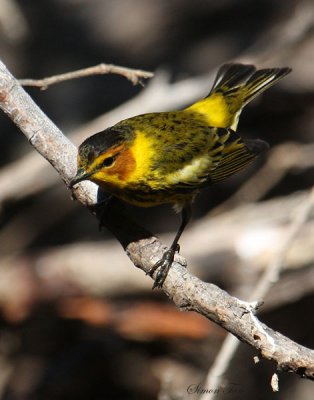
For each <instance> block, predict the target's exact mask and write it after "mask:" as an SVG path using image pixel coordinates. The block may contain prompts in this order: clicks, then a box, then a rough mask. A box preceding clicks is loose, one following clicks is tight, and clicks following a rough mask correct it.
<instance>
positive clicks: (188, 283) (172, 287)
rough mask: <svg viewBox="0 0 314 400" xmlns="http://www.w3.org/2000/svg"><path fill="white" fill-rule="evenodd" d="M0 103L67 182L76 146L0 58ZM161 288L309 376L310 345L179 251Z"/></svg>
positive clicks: (132, 251) (139, 262) (143, 254)
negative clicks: (210, 279)
mask: <svg viewBox="0 0 314 400" xmlns="http://www.w3.org/2000/svg"><path fill="white" fill-rule="evenodd" d="M0 106H1V108H2V109H3V111H5V112H6V113H7V114H8V115H9V117H10V118H11V119H12V120H13V121H14V122H15V124H16V125H17V126H18V127H19V128H20V129H21V130H22V132H23V133H24V134H25V136H26V137H27V138H28V139H29V141H30V143H31V144H32V145H33V146H34V147H35V148H36V149H37V150H38V151H39V152H40V153H41V154H42V155H43V156H44V157H45V158H47V159H48V160H49V162H50V163H51V164H52V165H53V167H54V168H55V169H56V170H57V171H58V172H59V174H60V175H61V177H62V179H63V180H64V181H65V182H66V183H67V182H69V179H71V177H72V176H73V175H74V172H75V159H76V157H75V156H76V150H75V147H74V146H73V145H72V144H71V143H70V142H69V141H68V140H67V139H66V138H64V137H63V135H62V134H61V132H60V131H59V130H58V129H57V128H56V127H55V126H54V125H53V124H52V122H51V121H50V120H49V119H48V118H47V117H46V116H45V115H44V114H43V113H42V111H41V110H40V109H39V108H38V107H37V106H36V105H35V104H34V102H33V101H32V100H31V98H30V97H29V96H28V95H27V94H26V93H25V92H24V90H23V89H22V88H21V87H20V85H19V84H18V82H17V81H16V80H15V79H14V78H13V77H12V75H11V74H10V73H9V72H8V71H7V69H6V68H5V66H4V65H3V64H0ZM75 195H76V197H77V198H78V199H79V200H80V201H81V202H82V203H83V204H85V205H92V204H94V203H95V202H96V196H97V188H96V185H93V184H91V183H88V184H87V183H84V184H83V183H82V184H80V185H78V187H77V189H76V191H75ZM103 218H104V223H105V225H106V227H107V228H108V229H110V230H111V231H112V232H113V234H114V235H115V236H116V237H117V239H118V240H119V242H120V243H121V244H122V246H123V247H124V248H125V250H126V252H127V254H128V256H129V257H130V259H131V260H132V262H133V263H134V265H135V266H137V267H139V268H141V269H142V270H143V271H145V272H147V271H148V270H149V269H150V268H151V266H152V265H153V264H154V263H155V262H156V261H157V260H158V259H160V257H161V255H162V254H163V251H164V249H165V247H164V246H163V244H162V243H161V242H160V241H159V240H158V239H157V238H155V237H153V236H152V235H151V234H150V233H149V232H147V231H145V230H144V229H143V228H141V227H139V226H137V225H136V224H134V223H132V222H131V221H130V220H129V219H128V218H127V217H126V216H125V215H124V214H123V211H122V210H121V206H119V204H117V203H113V204H110V205H109V206H108V207H107V208H106V210H105V214H104V215H103ZM164 291H165V293H166V294H167V295H168V296H169V297H170V298H171V299H172V300H173V301H174V303H175V304H176V305H177V306H178V307H179V308H180V309H183V310H194V311H196V312H198V313H200V314H202V315H204V316H206V317H207V318H209V319H210V320H212V321H214V322H216V323H217V324H219V325H221V326H222V327H223V328H225V329H226V330H228V331H229V332H231V333H233V334H234V335H235V336H237V337H238V338H240V339H241V340H242V341H244V342H246V343H248V344H250V345H251V346H253V347H254V348H256V349H258V350H259V351H260V353H261V354H262V356H263V357H265V358H268V359H271V360H274V361H275V362H276V363H277V366H278V368H279V369H282V370H285V371H291V372H295V373H297V374H299V375H301V376H303V377H306V378H309V379H314V351H312V350H310V349H307V348H305V347H303V346H301V345H299V344H297V343H295V342H293V341H292V340H290V339H288V338H287V337H285V336H283V335H281V334H280V333H278V332H275V331H273V330H272V329H270V328H269V327H267V326H266V325H265V324H263V323H261V322H260V321H259V320H258V319H257V318H256V317H255V315H254V314H255V310H256V307H257V304H256V303H247V302H243V301H241V300H238V299H237V298H235V297H232V296H230V295H228V294H227V293H226V292H225V291H223V290H221V289H219V288H218V287H217V286H215V285H213V284H210V283H205V282H202V281H200V280H199V279H198V278H196V277H195V276H192V275H191V274H189V273H188V272H187V270H186V263H185V260H184V259H183V258H182V257H180V256H177V257H176V259H175V262H174V263H173V266H172V268H171V270H170V272H169V275H168V277H167V280H166V282H165V284H164Z"/></svg>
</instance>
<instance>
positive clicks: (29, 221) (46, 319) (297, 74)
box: [0, 0, 314, 400]
mask: <svg viewBox="0 0 314 400" xmlns="http://www.w3.org/2000/svg"><path fill="white" fill-rule="evenodd" d="M313 28H314V4H313V2H312V1H310V0H309V1H297V0H287V1H279V0H275V1H267V0H265V1H254V2H253V1H250V0H237V1H235V0H221V1H219V2H212V1H204V0H195V1H189V0H159V1H155V0H130V1H127V0H115V1H114V0H103V1H101V0H89V1H87V0H46V1H40V0H28V1H22V0H19V1H18V0H1V2H0V51H1V58H2V60H3V61H4V62H5V63H6V65H7V66H8V67H9V69H10V70H11V71H12V73H13V74H15V76H16V77H18V78H42V77H45V76H50V75H54V74H58V73H63V72H67V71H71V70H76V69H79V68H83V67H88V66H92V65H95V64H98V63H101V62H105V63H112V64H117V65H122V66H126V67H132V68H140V69H146V70H150V71H153V72H155V78H154V79H153V80H152V81H149V82H147V83H146V87H145V88H142V87H141V86H133V85H132V84H131V83H130V82H129V81H127V80H126V79H125V78H123V77H121V76H117V75H106V76H94V77H90V78H85V79H81V80H76V81H70V82H65V83H62V84H58V85H55V86H52V87H50V88H49V89H48V90H46V91H41V90H39V89H36V88H27V91H28V92H29V93H30V94H31V96H32V97H33V98H34V99H35V101H36V102H37V103H38V104H39V106H40V107H41V108H42V109H43V110H44V111H45V112H46V113H47V115H48V116H49V117H50V118H51V119H52V120H53V121H54V122H55V123H56V124H57V125H58V126H59V127H60V128H61V129H62V131H63V132H64V133H65V134H66V135H68V136H69V137H71V139H72V140H73V141H74V142H75V143H76V144H79V143H80V142H81V140H82V139H83V138H84V137H86V136H88V135H90V134H92V133H95V132H96V131H97V130H102V129H104V128H105V127H107V126H109V125H110V124H113V123H114V122H117V121H119V120H120V119H122V118H125V117H127V116H131V115H134V114H139V113H141V112H148V111H154V110H155V111H157V110H158V111H159V110H167V109H176V108H182V107H184V106H186V105H188V104H189V103H192V102H193V101H195V100H196V99H198V98H201V97H202V96H204V95H206V94H207V93H208V92H209V90H210V85H211V83H212V79H213V77H214V73H215V71H216V70H217V68H218V67H219V65H221V64H222V63H224V62H229V61H233V60H237V61H241V62H253V63H255V64H257V65H258V66H260V67H266V66H268V67H273V66H290V67H292V68H293V73H292V74H290V75H289V76H288V77H287V78H285V79H284V80H283V81H282V82H281V83H280V84H278V85H276V86H275V87H273V88H271V89H270V90H269V91H267V92H266V93H265V94H264V95H262V96H261V97H260V98H258V99H257V100H256V101H255V102H254V103H253V104H251V105H250V106H248V107H247V109H246V110H245V111H244V113H243V114H242V117H241V119H240V125H239V131H240V132H241V133H242V134H243V135H244V136H245V137H252V138H258V137H259V138H262V139H264V140H267V141H268V142H269V143H270V145H271V150H270V151H269V152H268V154H266V155H264V156H262V157H261V158H260V159H259V160H258V161H257V162H256V163H255V164H254V165H253V166H251V167H250V168H248V170H246V171H244V172H243V173H241V174H239V175H237V176H235V177H233V178H232V179H230V180H228V181H227V182H225V183H223V184H220V185H217V186H215V187H213V188H209V189H207V190H205V191H204V192H203V193H202V194H201V195H200V196H199V198H198V199H197V201H196V202H195V205H194V223H193V224H191V226H190V229H188V230H187V231H186V232H185V233H184V237H183V238H182V241H181V249H182V250H181V252H182V254H183V255H184V256H186V257H187V260H188V264H189V269H190V270H191V271H192V272H193V273H195V274H197V275H198V276H199V277H201V278H202V279H204V280H208V281H211V282H214V283H217V284H218V285H220V286H221V287H222V288H225V289H226V290H228V291H229V292H231V293H233V294H236V295H238V296H239V297H241V298H245V297H246V296H248V295H249V293H250V292H251V290H252V287H253V286H254V283H255V282H256V281H257V279H258V276H259V275H260V274H261V272H262V271H263V270H264V269H265V267H266V266H267V265H268V264H269V262H271V260H272V257H274V255H275V254H276V252H277V251H278V249H279V246H280V243H281V240H282V238H283V237H284V233H285V231H286V230H287V227H288V226H289V223H290V221H291V215H293V213H294V212H295V210H296V209H297V208H298V207H299V205H300V204H302V202H303V201H304V197H305V196H304V193H303V192H304V191H305V190H307V189H309V188H310V187H311V186H312V185H313V172H314V161H313V160H314V157H313V154H314V153H313V152H314V147H313V136H314V131H313V128H314V71H313V62H314V29H313ZM125 102H128V103H127V105H124V103H125ZM111 110H115V111H111ZM106 113H107V114H106ZM103 114H105V115H104V116H103V117H102V119H101V121H99V120H95V119H96V118H97V117H99V116H100V115H103ZM0 123H1V130H0V144H1V159H0V167H1V169H0V187H1V190H0V223H1V231H0V252H1V253H0V257H1V259H0V311H1V319H0V324H1V325H0V398H1V399H10V400H11V399H13V400H20V399H23V400H24V399H40V400H41V399H77V400H80V399H84V400H85V399H95V400H96V399H138V400H140V399H156V398H159V399H183V398H189V399H196V398H197V396H196V394H195V393H191V394H188V393H187V388H188V386H189V385H192V384H198V383H201V382H202V380H203V379H204V378H205V376H206V374H207V370H208V369H209V367H210V365H211V364H212V362H213V360H214V358H215V355H216V353H217V351H218V350H219V347H220V344H221V343H222V341H223V338H224V335H225V332H224V331H223V330H222V329H220V328H219V327H217V326H215V325H213V324H211V323H209V322H208V321H206V320H205V319H204V318H201V317H199V316H197V315H195V314H192V313H182V312H179V311H177V310H176V309H175V307H174V306H172V304H171V303H170V302H169V301H168V299H167V298H166V296H165V295H164V294H163V293H162V292H159V291H154V292H152V291H151V285H152V281H151V280H150V279H149V278H148V277H145V276H144V274H143V273H142V272H140V271H138V270H136V269H135V268H134V267H133V266H132V265H131V263H130V262H129V260H128V259H127V257H126V255H125V254H124V253H123V250H122V248H120V246H119V244H117V243H116V241H115V240H114V239H113V238H112V237H111V236H110V234H109V233H108V232H101V233H99V231H98V228H97V221H96V220H95V218H94V217H93V216H92V215H90V214H89V213H88V212H87V210H85V209H83V208H82V207H80V206H79V205H78V204H76V203H75V202H73V201H71V194H70V192H69V191H68V190H67V189H66V188H65V186H64V185H63V183H62V182H61V180H60V179H58V177H57V175H56V173H55V172H54V171H53V170H52V168H51V167H50V166H48V167H47V163H46V162H45V161H43V160H42V159H41V158H40V156H39V155H37V154H35V152H34V150H33V149H32V148H31V147H30V146H29V144H28V143H27V141H26V140H25V139H24V137H23V136H22V135H21V133H20V132H19V131H18V130H17V128H15V126H13V124H12V123H11V121H10V120H8V119H7V118H6V117H5V116H4V115H2V116H1V121H0ZM255 174H256V175H255ZM245 182H246V186H243V184H244V183H245ZM241 188H242V189H241ZM239 189H240V191H239V192H238V194H237V195H236V196H234V195H233V194H234V193H235V192H236V191H237V190H239ZM226 200H227V202H226V203H224V202H225V201H226ZM222 203H223V205H221V204H222ZM129 212H130V214H132V215H133V216H134V218H135V219H136V220H138V221H139V222H141V223H142V224H144V225H145V227H147V228H148V229H150V230H151V231H153V232H154V233H156V234H160V235H161V236H162V238H163V239H164V240H165V243H170V240H171V237H172V235H173V233H171V232H173V231H174V230H175V229H176V228H177V225H178V222H179V221H178V217H177V216H175V215H174V214H173V213H172V211H171V209H170V207H158V208H155V209H149V210H142V209H137V208H135V207H129ZM208 213H209V215H207V216H206V214H208ZM313 229H314V222H313V213H312V214H311V215H310V218H309V220H308V221H307V222H306V224H305V225H304V227H303V228H302V230H301V232H300V234H299V235H298V237H297V239H296V241H295V243H294V245H293V246H292V248H291V249H290V251H289V254H287V258H286V262H285V268H284V271H283V272H282V276H281V278H280V280H279V282H278V283H276V284H275V286H274V288H273V289H272V290H271V291H270V293H269V296H267V298H266V299H265V306H264V307H263V308H262V309H261V319H262V320H263V321H265V322H266V323H267V324H269V325H270V326H271V327H272V328H274V329H276V330H279V331H280V332H281V333H283V334H285V335H287V336H288V337H290V338H291V339H293V340H296V341H298V342H299V343H301V344H303V345H305V346H308V347H313V344H314V343H313V305H314V303H313V300H314V297H313V288H314V269H313V261H314V251H313V248H314V243H313V237H314V235H313ZM254 355H256V352H254V351H253V350H252V349H250V348H248V346H245V345H241V346H240V349H239V351H238V352H237V355H236V357H235V358H234V360H233V361H232V364H231V365H230V367H229V370H228V373H227V374H226V376H225V377H224V379H223V381H222V384H223V385H227V387H228V385H229V387H230V385H231V384H236V385H237V387H239V388H240V390H239V391H235V392H233V393H230V394H228V395H226V394H222V393H220V394H217V396H216V397H215V398H217V399H219V400H220V399H225V398H230V399H250V398H252V397H253V396H254V398H256V399H265V398H267V399H272V398H274V397H275V396H276V398H277V399H285V400H289V399H295V398H300V399H302V400H307V399H312V398H313V384H311V383H310V382H307V381H303V380H300V379H298V378H297V377H295V376H291V375H286V374H284V373H282V374H279V379H280V380H279V386H280V392H279V393H277V394H273V393H272V391H271V388H270V385H269V381H270V377H271V375H272V373H273V372H274V371H275V369H274V365H273V364H271V363H268V362H266V361H262V362H260V363H259V364H257V365H254V363H253V356H254Z"/></svg>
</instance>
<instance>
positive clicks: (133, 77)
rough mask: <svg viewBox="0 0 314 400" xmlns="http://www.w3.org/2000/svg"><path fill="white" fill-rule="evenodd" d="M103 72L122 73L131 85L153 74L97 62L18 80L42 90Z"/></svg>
mask: <svg viewBox="0 0 314 400" xmlns="http://www.w3.org/2000/svg"><path fill="white" fill-rule="evenodd" d="M104 74H117V75H122V76H124V77H125V78H127V79H128V80H129V81H131V82H132V83H133V85H137V84H141V85H143V81H142V80H143V79H148V78H152V77H153V76H154V74H153V73H152V72H148V71H142V70H140V69H132V68H125V67H120V66H118V65H112V64H103V63H102V64H98V65H95V66H93V67H88V68H83V69H79V70H77V71H71V72H67V73H64V74H59V75H54V76H50V77H48V78H43V79H20V80H19V82H20V84H21V85H23V86H34V87H39V88H41V89H42V90H45V89H47V88H48V86H51V85H54V84H56V83H60V82H64V81H69V80H72V79H79V78H84V77H86V76H91V75H104Z"/></svg>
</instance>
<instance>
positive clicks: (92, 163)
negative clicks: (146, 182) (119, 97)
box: [69, 127, 135, 188]
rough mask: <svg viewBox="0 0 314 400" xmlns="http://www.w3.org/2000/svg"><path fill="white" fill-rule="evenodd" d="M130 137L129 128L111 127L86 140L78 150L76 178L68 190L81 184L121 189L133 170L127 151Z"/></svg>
mask: <svg viewBox="0 0 314 400" xmlns="http://www.w3.org/2000/svg"><path fill="white" fill-rule="evenodd" d="M133 139H134V134H133V131H132V129H131V128H130V127H122V128H120V127H119V128H117V127H112V128H108V129H105V130H104V131H102V132H99V133H96V134H95V135H93V136H91V137H89V138H88V139H86V140H85V141H84V142H83V143H82V144H81V145H80V147H79V150H78V167H77V174H76V176H75V177H74V178H73V179H72V180H71V182H70V185H69V186H70V188H72V187H73V186H74V185H76V184H77V183H79V182H82V181H84V180H90V181H92V182H95V183H97V184H98V185H100V186H104V187H105V188H106V186H122V184H123V182H125V181H126V180H127V178H128V176H129V174H130V173H131V172H132V171H133V170H134V168H135V160H134V157H133V155H132V152H131V151H130V146H131V144H132V142H133Z"/></svg>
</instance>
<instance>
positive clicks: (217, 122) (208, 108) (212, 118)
mask: <svg viewBox="0 0 314 400" xmlns="http://www.w3.org/2000/svg"><path fill="white" fill-rule="evenodd" d="M186 110H187V111H194V112H198V113H200V114H202V116H203V117H205V119H206V121H207V123H208V125H209V126H215V127H217V128H228V127H229V126H231V125H232V123H233V118H234V114H233V113H231V112H230V110H229V107H228V105H227V103H226V101H225V99H224V97H223V95H222V94H220V93H214V94H212V95H210V96H209V97H206V99H203V100H200V101H198V102H197V103H195V104H193V105H192V106H190V107H188V108H187V109H186Z"/></svg>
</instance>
